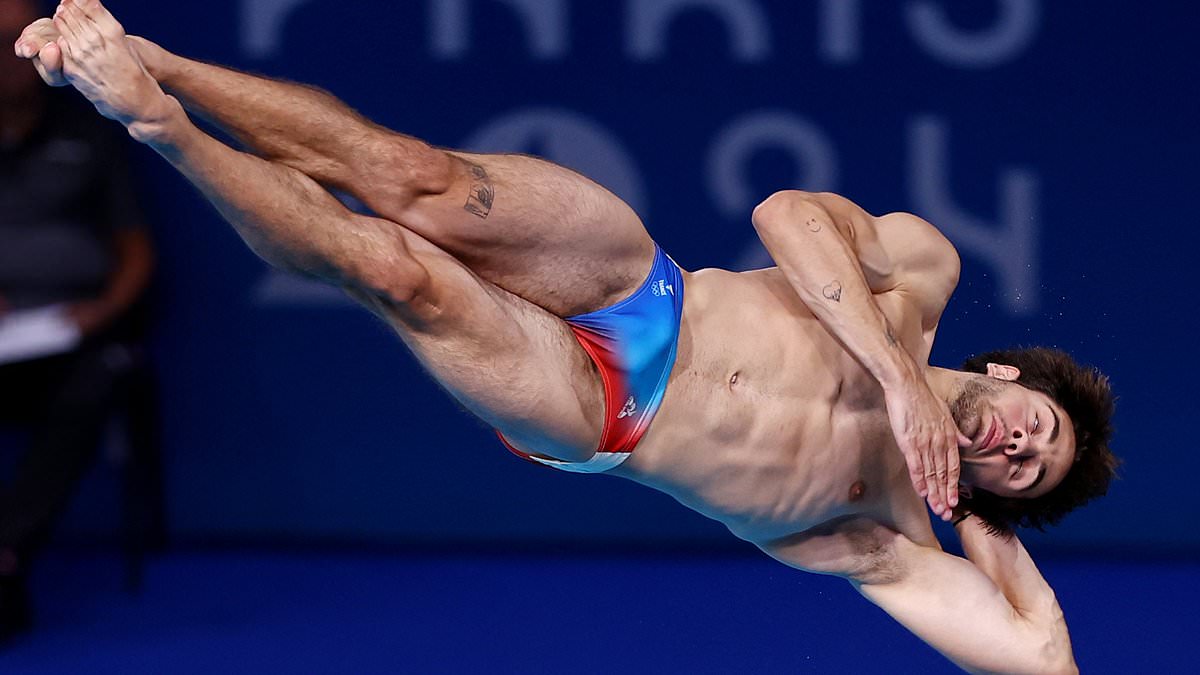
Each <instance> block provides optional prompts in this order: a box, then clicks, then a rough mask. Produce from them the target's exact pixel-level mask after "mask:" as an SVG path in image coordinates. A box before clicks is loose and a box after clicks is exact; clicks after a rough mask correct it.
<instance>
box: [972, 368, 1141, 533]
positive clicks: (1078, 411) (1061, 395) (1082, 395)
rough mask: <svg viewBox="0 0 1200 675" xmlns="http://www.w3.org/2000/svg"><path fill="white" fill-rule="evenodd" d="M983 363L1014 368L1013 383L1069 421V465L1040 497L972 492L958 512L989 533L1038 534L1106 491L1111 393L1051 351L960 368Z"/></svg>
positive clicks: (1111, 467) (1113, 461)
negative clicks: (1043, 398)
mask: <svg viewBox="0 0 1200 675" xmlns="http://www.w3.org/2000/svg"><path fill="white" fill-rule="evenodd" d="M988 363H1001V364H1006V365H1010V366H1016V367H1017V368H1019V369H1020V370H1021V375H1020V376H1019V377H1018V378H1017V380H1016V381H1017V383H1018V384H1021V385H1024V386H1025V387H1027V388H1029V389H1032V390H1034V391H1040V392H1042V393H1043V394H1045V395H1047V396H1049V397H1050V398H1052V399H1054V401H1055V402H1057V403H1058V404H1059V405H1060V406H1062V408H1063V410H1065V411H1067V415H1069V416H1070V418H1071V422H1072V425H1073V427H1074V431H1075V462H1074V465H1073V466H1072V467H1071V468H1070V470H1068V471H1067V475H1066V476H1065V477H1064V478H1063V480H1062V482H1061V483H1059V484H1058V485H1056V486H1055V487H1054V489H1053V490H1051V491H1049V492H1047V493H1046V494H1044V495H1042V496H1040V497H1034V498H1032V499H1029V498H1025V499H1018V498H1015V497H1001V496H999V495H996V494H993V493H991V492H988V491H986V490H980V489H978V488H976V489H974V490H973V491H972V495H971V497H970V498H966V497H964V498H963V499H962V500H961V503H962V507H963V508H965V509H966V510H968V511H970V512H971V513H973V514H975V515H976V516H978V517H979V518H980V519H982V520H983V522H984V523H985V524H986V525H987V528H988V530H989V531H990V532H991V533H993V534H1001V535H1004V534H1011V533H1012V531H1013V527H1015V526H1019V527H1033V528H1037V529H1038V530H1043V529H1045V527H1046V526H1047V525H1055V524H1057V523H1058V522H1059V521H1060V520H1062V519H1063V516H1065V515H1067V514H1068V513H1070V512H1071V511H1073V510H1074V509H1075V508H1076V507H1079V506H1083V505H1084V504H1086V503H1088V502H1089V501H1091V500H1092V499H1095V498H1096V497H1100V496H1102V495H1104V494H1105V493H1106V492H1108V484H1109V483H1110V482H1111V481H1112V479H1113V477H1114V476H1116V473H1117V466H1118V465H1119V464H1120V460H1119V459H1117V457H1116V456H1115V455H1113V453H1112V451H1110V450H1109V449H1108V441H1109V438H1110V437H1111V436H1112V415H1113V393H1112V388H1111V387H1110V386H1109V383H1108V378H1107V377H1105V376H1104V375H1103V374H1102V373H1101V372H1100V371H1099V370H1097V369H1095V368H1092V367H1088V366H1081V365H1080V364H1078V363H1076V362H1075V360H1074V359H1072V358H1071V357H1070V356H1069V355H1067V354H1066V353H1064V352H1061V351H1059V350H1057V349H1048V348H1045V347H1033V348H1028V349H1006V350H1000V351H993V352H987V353H985V354H979V355H977V356H973V357H971V358H969V359H967V360H966V362H964V363H963V365H962V369H963V370H965V371H967V372H973V373H986V372H987V364H988Z"/></svg>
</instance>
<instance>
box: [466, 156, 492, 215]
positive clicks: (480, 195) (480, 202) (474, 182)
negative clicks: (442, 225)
mask: <svg viewBox="0 0 1200 675" xmlns="http://www.w3.org/2000/svg"><path fill="white" fill-rule="evenodd" d="M467 169H468V170H469V171H470V172H471V192H470V194H468V195H467V203H466V204H463V208H464V209H466V210H467V211H468V212H470V213H473V214H475V215H477V216H479V217H480V218H487V217H488V214H489V213H491V211H492V202H493V201H495V199H496V188H495V186H493V185H492V179H491V177H489V176H488V174H487V171H484V170H483V167H482V166H479V165H478V164H467Z"/></svg>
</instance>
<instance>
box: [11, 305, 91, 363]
mask: <svg viewBox="0 0 1200 675" xmlns="http://www.w3.org/2000/svg"><path fill="white" fill-rule="evenodd" d="M79 340H80V335H79V326H77V325H76V324H75V322H74V321H72V320H71V317H70V316H68V315H67V306H66V305H49V306H47V307H38V308H36V309H19V310H14V311H11V312H7V313H5V314H4V315H3V316H0V364H5V363H14V362H16V361H28V360H30V359H36V358H39V357H42V356H51V355H53V354H61V353H63V352H68V351H71V350H72V349H74V348H75V347H77V346H78V345H79Z"/></svg>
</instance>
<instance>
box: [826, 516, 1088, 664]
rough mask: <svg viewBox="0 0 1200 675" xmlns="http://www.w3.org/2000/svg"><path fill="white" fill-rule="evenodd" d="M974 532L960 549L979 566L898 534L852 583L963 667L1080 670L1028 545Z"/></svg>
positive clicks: (1013, 538)
mask: <svg viewBox="0 0 1200 675" xmlns="http://www.w3.org/2000/svg"><path fill="white" fill-rule="evenodd" d="M979 530H980V531H979V532H972V533H971V534H970V535H968V537H969V538H970V539H971V543H970V544H967V543H964V547H965V548H967V550H968V551H969V552H970V551H972V549H974V550H973V553H974V554H975V555H976V556H977V557H979V558H980V561H981V562H982V564H980V563H979V562H975V561H974V560H972V561H967V560H963V559H962V558H959V557H957V556H953V555H950V554H948V553H944V552H942V551H938V550H936V549H933V548H927V547H924V546H919V545H917V544H914V543H913V542H911V541H909V540H908V539H907V538H906V537H904V536H902V535H898V534H897V535H895V537H894V538H893V540H892V541H891V542H890V547H889V550H888V555H887V563H886V564H883V565H879V566H876V567H875V568H874V569H870V570H868V571H865V572H864V573H861V574H859V575H858V577H857V578H851V580H850V581H851V583H852V584H853V585H854V586H855V588H856V589H857V590H858V591H859V593H861V594H862V595H863V596H864V597H866V598H867V599H868V600H870V601H871V602H873V603H875V604H876V605H878V606H879V607H881V608H882V609H883V610H884V611H886V612H887V613H888V614H890V615H891V616H892V617H893V618H894V619H896V620H897V621H899V622H900V623H901V624H903V625H904V626H905V627H906V628H908V629H909V630H910V631H912V632H913V633H914V634H916V635H917V637H919V638H921V639H922V640H924V641H925V642H927V643H928V644H929V645H930V646H932V647H933V648H934V649H936V650H938V651H939V652H941V653H942V654H943V655H944V656H946V658H948V659H950V660H951V661H953V662H954V663H956V664H958V665H959V666H960V667H962V668H963V669H965V670H968V671H971V672H981V673H1077V672H1078V668H1077V667H1076V665H1075V658H1074V655H1073V653H1072V651H1071V639H1070V636H1069V635H1068V633H1067V624H1066V621H1065V620H1064V618H1063V613H1062V609H1061V608H1060V607H1059V605H1058V601H1057V600H1056V599H1055V597H1054V591H1053V590H1052V589H1051V588H1050V586H1049V584H1047V583H1046V580H1045V579H1043V578H1042V576H1041V574H1040V573H1039V572H1038V570H1037V568H1036V567H1035V566H1034V564H1033V561H1032V560H1031V559H1030V557H1029V554H1028V552H1026V550H1025V547H1024V546H1022V545H1021V542H1020V541H1018V540H1017V539H1016V537H1012V538H1009V539H1003V538H1001V537H996V536H991V535H988V534H986V533H985V532H983V531H982V528H981V527H980V528H979ZM976 535H978V537H982V538H983V539H979V538H977V537H976ZM973 563H974V564H973Z"/></svg>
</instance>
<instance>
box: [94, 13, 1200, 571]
mask: <svg viewBox="0 0 1200 675" xmlns="http://www.w3.org/2000/svg"><path fill="white" fill-rule="evenodd" d="M112 5H113V7H114V11H115V12H116V13H117V14H118V17H119V18H120V19H122V21H123V22H124V23H125V25H126V28H127V29H128V30H129V31H130V32H132V33H140V34H143V35H145V36H147V37H150V38H152V39H155V40H157V41H159V42H161V43H162V44H163V45H164V46H166V47H167V48H169V49H172V50H174V51H177V52H180V53H182V54H185V55H189V56H192V57H196V58H202V59H207V60H213V61H217V62H221V63H225V64H230V65H233V66H236V67H239V68H244V69H250V70H254V71H259V72H264V73H267V74H270V75H273V76H280V77H285V78H289V79H294V80H300V81H305V82H310V83H314V84H317V85H320V86H322V87H325V88H328V89H330V90H331V91H333V92H334V93H336V94H337V95H339V96H340V97H342V98H344V99H345V100H346V101H348V102H349V103H350V104H351V105H353V106H354V107H356V108H358V109H359V110H361V111H362V112H364V113H365V114H367V115H368V116H370V117H372V118H374V119H375V120H377V121H379V122H380V123H382V124H384V125H387V126H389V127H392V128H395V129H398V130H402V131H405V132H407V133H410V134H413V135H417V136H420V137H422V138H425V139H428V140H429V141H431V142H433V143H436V144H440V145H447V146H455V147H469V148H475V149H484V150H511V151H522V152H533V153H538V154H542V155H545V156H548V157H550V158H552V159H554V160H556V161H559V162H561V163H564V164H567V165H570V166H574V167H576V168H578V169H580V170H582V171H584V172H585V173H588V174H590V175H592V176H593V177H596V178H597V179H598V180H600V181H601V182H602V183H604V184H606V185H608V186H609V187H610V188H612V189H614V190H615V191H616V192H617V193H619V194H620V195H621V196H623V197H624V198H626V199H627V200H629V201H630V202H631V203H632V204H633V205H634V207H635V208H636V209H637V210H638V212H639V213H640V214H641V215H642V217H643V219H644V220H645V222H646V224H647V226H648V228H649V229H650V231H651V233H652V234H653V235H654V237H655V238H656V239H657V240H658V241H659V242H660V243H661V244H662V245H663V247H664V248H665V249H666V250H668V251H669V252H670V253H671V254H672V255H673V256H674V257H675V259H676V260H677V261H678V262H679V263H680V264H681V265H683V266H684V267H686V268H689V269H695V268H700V267H709V266H721V267H743V268H745V267H751V266H757V265H763V264H767V263H766V259H765V257H764V254H763V252H762V250H761V248H760V247H759V246H758V245H757V243H756V238H755V235H754V232H753V230H752V228H751V227H750V224H749V213H750V209H751V208H752V206H753V205H754V204H755V203H756V202H757V201H758V200H760V199H761V198H762V197H764V196H766V195H767V194H769V193H771V192H773V191H775V190H777V189H781V188H786V187H801V188H806V189H812V190H818V189H827V190H835V191H838V192H842V193H844V194H846V195H848V196H850V197H851V198H853V199H855V200H856V201H858V202H859V203H860V204H862V205H863V206H864V207H866V208H867V209H868V210H871V211H873V212H876V213H880V212H885V211H891V210H909V211H913V212H916V213H918V214H921V215H923V216H925V217H926V218H928V219H930V220H931V221H933V222H934V223H935V224H937V225H938V226H939V227H941V228H942V229H943V230H944V231H945V232H946V233H947V235H948V236H949V237H950V238H951V239H952V240H953V241H954V242H955V243H956V244H957V245H958V247H959V249H960V252H961V254H962V258H963V266H964V267H963V275H962V282H961V285H960V288H959V292H958V294H957V295H956V296H955V298H954V299H953V301H952V302H951V304H950V306H949V308H948V310H947V312H946V314H945V318H944V319H943V321H942V325H941V331H940V335H939V340H938V344H937V346H936V349H935V352H934V359H935V361H936V362H938V363H940V364H945V365H952V364H956V363H958V362H959V361H960V360H961V359H962V358H963V357H965V356H966V355H968V354H970V353H972V352H974V351H979V350H984V349H988V348H993V347H1000V346H1009V345H1013V344H1021V345H1027V344H1048V345H1056V346H1059V347H1062V348H1064V349H1067V350H1069V351H1071V352H1073V353H1074V354H1076V355H1077V356H1078V357H1079V358H1080V359H1081V360H1083V361H1086V362H1090V363H1094V364H1096V365H1098V366H1100V367H1101V368H1102V369H1104V370H1105V371H1106V372H1108V373H1109V374H1110V375H1111V377H1112V380H1113V383H1114V386H1115V388H1116V389H1117V391H1118V393H1119V395H1120V399H1119V412H1118V416H1117V419H1116V425H1117V429H1118V432H1117V437H1116V440H1115V442H1114V447H1115V448H1116V449H1117V451H1118V452H1119V453H1120V454H1121V455H1122V456H1123V457H1124V459H1125V465H1124V468H1123V479H1122V480H1121V481H1120V482H1118V483H1116V484H1115V485H1114V486H1113V489H1112V490H1111V492H1110V495H1109V497H1107V498H1106V499H1104V500H1102V501H1100V502H1099V503H1097V504H1095V505H1093V506H1090V507H1088V508H1086V509H1084V510H1083V511H1081V512H1079V513H1078V514H1076V515H1072V516H1071V517H1070V518H1069V519H1068V520H1067V521H1066V523H1065V524H1064V525H1063V526H1061V527H1059V528H1058V529H1056V530H1054V531H1053V532H1051V533H1048V534H1047V535H1040V536H1037V537H1030V540H1031V541H1033V542H1034V545H1035V546H1036V545H1041V546H1043V547H1044V546H1050V545H1056V546H1064V547H1070V548H1077V549H1079V548H1082V549H1090V548H1098V547H1104V548H1109V549H1118V550H1123V551H1135V550H1145V549H1146V548H1148V547H1149V548H1153V549H1157V550H1162V549H1172V550H1183V551H1188V550H1191V551H1195V550H1197V549H1198V548H1200V533H1198V531H1197V528H1196V527H1195V526H1194V523H1195V522H1197V520H1200V499H1197V497H1196V496H1195V495H1194V494H1193V492H1192V485H1193V483H1194V478H1193V476H1195V475H1197V474H1198V473H1200V453H1198V452H1197V450H1198V447H1197V443H1196V436H1197V427H1196V426H1195V424H1196V421H1197V415H1196V412H1197V396H1196V394H1195V386H1194V385H1193V381H1194V376H1193V375H1192V371H1191V362H1192V359H1191V354H1192V347H1193V345H1194V342H1195V336H1196V328H1197V324H1196V321H1195V319H1194V317H1193V311H1194V310H1193V303H1192V302H1191V298H1190V296H1189V295H1188V294H1186V289H1185V286H1184V285H1185V284H1186V283H1187V282H1188V280H1189V279H1190V276H1191V275H1190V274H1189V271H1190V269H1191V266H1192V264H1193V262H1194V259H1195V256H1196V253H1195V251H1196V243H1197V236H1196V234H1195V230H1194V226H1193V224H1192V222H1191V220H1192V218H1193V215H1192V214H1193V208H1192V205H1191V204H1190V203H1189V198H1190V197H1192V195H1193V194H1194V189H1193V184H1194V182H1195V174H1196V170H1195V168H1194V159H1193V158H1194V157H1195V156H1196V155H1197V151H1200V142H1198V139H1197V134H1196V131H1195V121H1196V119H1197V113H1200V106H1198V105H1197V103H1198V96H1197V87H1196V82H1197V81H1198V80H1197V75H1198V73H1197V68H1196V63H1197V59H1196V55H1195V50H1194V48H1192V47H1188V46H1186V45H1188V44H1190V41H1191V38H1192V37H1193V36H1192V32H1193V28H1192V27H1193V26H1194V25H1195V19H1196V17H1195V16H1186V14H1190V13H1192V12H1194V10H1190V9H1188V7H1189V6H1190V5H1189V4H1188V3H1172V6H1171V7H1162V6H1158V5H1154V6H1142V7H1139V8H1137V9H1134V8H1131V6H1130V5H1128V4H1127V3H1121V2H1089V3H1066V2H1049V1H1048V0H991V1H971V2H950V1H948V0H944V1H936V0H903V1H897V2H892V3H868V2H859V1H856V0H825V1H821V2H816V1H814V2H794V1H792V2H788V1H785V0H779V1H767V0H759V1H755V0H620V1H618V0H611V1H608V0H606V1H599V0H592V1H587V2H585V1H583V0H427V1H417V0H412V1H407V2H405V1H397V2H382V1H377V2H329V1H325V0H240V1H234V0H211V1H210V2H205V3H165V4H164V3H148V2H147V3H139V2H135V1H134V0H125V1H121V0H113V2H112ZM330 133H337V130H336V129H330ZM139 157H140V158H141V159H143V160H144V161H143V162H142V164H141V166H142V168H143V169H144V171H143V172H144V175H145V177H146V179H147V182H148V185H149V189H148V190H147V193H148V195H149V199H150V202H151V203H150V211H151V213H152V215H153V221H154V225H155V228H156V231H157V235H158V241H159V245H160V249H161V253H160V255H161V275H160V282H161V284H160V289H159V295H160V300H161V302H160V303H159V304H160V306H161V309H162V312H161V314H162V323H161V325H160V327H159V329H158V331H157V335H156V339H155V348H156V352H157V355H158V357H159V359H160V370H161V380H162V383H161V384H162V388H163V397H164V415H165V418H164V423H165V431H166V439H165V442H166V444H165V452H166V453H167V463H168V482H169V485H168V490H169V500H170V519H171V524H172V529H173V531H174V533H175V534H176V535H177V536H180V537H183V538H193V539H195V538H206V537H220V538H229V537H234V538H241V537H245V538H258V537H263V536H274V537H285V538H311V537H317V538H330V539H338V540H344V539H351V540H360V539H361V540H383V541H418V542H423V541H447V540H449V541H462V540H476V541H478V540H483V541H493V540H503V541H507V542H511V541H555V542H570V541H584V540H586V541H589V542H600V543H602V544H604V543H612V544H614V545H615V544H622V543H624V544H627V543H630V542H655V543H657V544H658V545H696V544H699V545H704V546H708V545H713V546H726V545H734V544H732V543H731V542H732V538H731V537H730V536H729V535H728V534H726V533H725V532H724V531H723V529H722V528H721V527H719V526H717V525H715V524H713V523H711V522H708V521H706V520H704V519H703V518H701V517H699V516H697V515H695V514H692V513H690V512H688V511H686V510H685V509H683V508H682V507H679V506H677V505H676V504H675V503H674V502H673V501H672V500H670V499H669V498H666V497H664V496H661V495H658V494H656V493H653V492H650V491H648V490H646V489H644V488H639V487H637V486H634V485H632V484H628V483H624V482H621V481H617V480H614V479H611V478H605V477H581V476H574V475H563V474H560V473H557V472H553V471H550V470H544V469H540V468H537V467H533V466H529V465H527V464H526V463H524V462H522V461H520V460H517V459H516V458H514V457H512V456H510V455H509V454H508V453H507V452H506V451H504V450H503V448H501V446H500V445H499V444H498V443H497V442H496V441H495V439H494V438H493V436H492V435H491V433H490V432H489V430H487V429H485V428H484V427H483V426H482V425H480V424H479V423H477V422H475V421H474V420H473V419H472V418H470V417H469V416H468V415H466V414H465V413H463V412H461V411H460V410H459V409H457V407H456V406H455V405H453V404H452V403H451V402H450V400H449V399H448V397H446V396H445V395H444V394H442V393H441V392H440V391H439V390H438V389H437V387H436V386H435V385H433V384H432V383H431V381H430V380H429V378H428V377H426V376H425V375H423V374H422V373H421V372H420V370H419V369H418V368H417V367H416V365H415V364H414V361H413V360H412V359H411V358H410V357H409V355H408V354H407V353H405V351H404V349H403V348H402V346H401V345H400V344H399V341H398V340H397V339H395V338H394V337H393V336H392V335H391V334H390V333H389V331H388V330H387V329H386V328H385V327H384V326H383V325H382V324H380V323H379V322H378V321H376V320H374V319H373V318H372V317H370V316H369V315H368V314H367V313H366V312H364V311H362V310H359V309H356V308H354V307H353V306H352V305H351V304H350V303H349V302H347V301H345V300H344V299H342V298H341V296H340V295H339V294H338V293H337V292H334V291H329V290H327V289H324V288H321V287H318V286H313V285H310V284H309V283H307V282H303V281H300V280H297V279H292V278H288V277H284V276H282V275H277V274H275V273H273V272H272V271H271V270H269V269H268V268H267V267H266V266H265V265H263V264H262V263H261V262H260V261H259V260H258V259H257V258H255V257H253V255H252V254H250V253H249V252H248V250H247V249H245V248H244V247H243V245H242V244H241V242H240V240H238V239H237V237H236V236H235V235H234V234H233V233H232V231H231V230H229V229H228V227H227V226H225V225H223V224H222V222H221V221H220V220H219V219H218V218H217V217H216V215H215V213H214V212H213V211H212V210H211V209H210V208H209V207H208V206H207V205H206V204H205V203H204V202H203V200H201V199H200V198H199V197H198V196H197V195H196V193H195V192H194V191H193V190H192V189H191V188H190V187H189V186H188V185H186V184H185V183H184V182H183V181H182V180H181V179H180V178H179V177H178V176H177V175H175V174H174V173H173V172H172V171H171V170H169V169H168V168H167V166H166V164H165V163H164V162H162V161H161V160H159V159H158V158H157V157H154V156H153V155H152V153H149V152H147V151H143V154H142V155H139ZM797 377H803V374H802V373H797Z"/></svg>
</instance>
